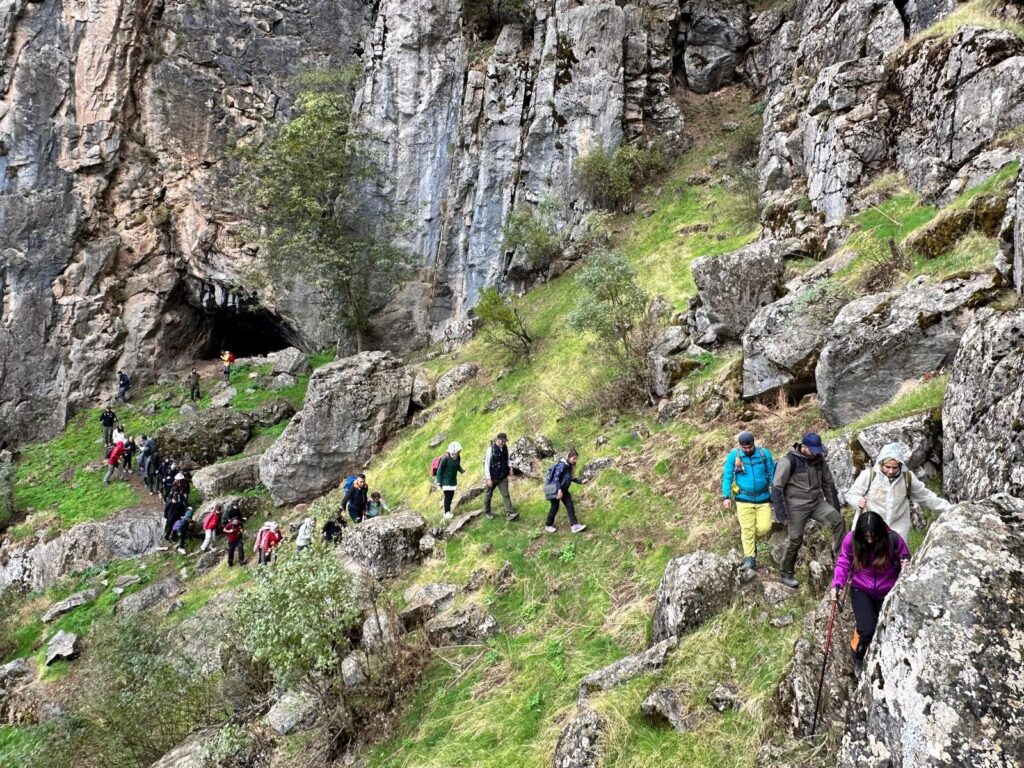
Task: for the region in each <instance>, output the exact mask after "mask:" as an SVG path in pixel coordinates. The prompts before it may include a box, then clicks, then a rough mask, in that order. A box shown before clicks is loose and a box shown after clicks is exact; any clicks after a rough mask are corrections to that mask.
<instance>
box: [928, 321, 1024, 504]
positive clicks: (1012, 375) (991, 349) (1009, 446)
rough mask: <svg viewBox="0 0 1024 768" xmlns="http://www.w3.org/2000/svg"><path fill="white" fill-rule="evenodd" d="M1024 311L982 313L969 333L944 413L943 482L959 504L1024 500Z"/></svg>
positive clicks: (966, 333)
mask: <svg viewBox="0 0 1024 768" xmlns="http://www.w3.org/2000/svg"><path fill="white" fill-rule="evenodd" d="M1022 372H1024V310H1021V309H1017V310H1013V311H1011V312H1003V313H998V312H995V311H993V310H982V311H981V312H979V313H978V316H977V318H975V321H974V322H973V323H972V324H971V326H970V327H969V328H968V329H967V331H966V332H965V333H964V338H963V343H962V344H961V345H960V351H959V352H958V353H957V356H956V359H955V360H954V362H953V370H952V373H951V374H950V377H949V385H948V387H947V389H946V398H945V402H944V404H943V408H942V425H943V431H944V441H943V442H944V444H945V452H944V455H943V473H942V480H943V486H944V488H945V492H946V495H947V496H948V497H949V498H950V499H953V500H954V501H956V500H960V499H972V498H982V497H984V496H987V495H989V494H992V493H998V492H1000V491H1004V492H1007V493H1010V494H1013V495H1014V496H1024V373H1022Z"/></svg>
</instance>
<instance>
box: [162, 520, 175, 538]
mask: <svg viewBox="0 0 1024 768" xmlns="http://www.w3.org/2000/svg"><path fill="white" fill-rule="evenodd" d="M173 527H174V523H172V522H171V521H170V520H165V521H164V541H170V540H171V528H173Z"/></svg>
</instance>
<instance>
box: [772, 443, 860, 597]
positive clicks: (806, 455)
mask: <svg viewBox="0 0 1024 768" xmlns="http://www.w3.org/2000/svg"><path fill="white" fill-rule="evenodd" d="M824 454H825V449H824V447H823V446H822V444H821V437H819V436H818V435H817V434H816V433H814V432H809V433H808V434H806V435H804V437H803V439H802V440H801V441H800V442H799V443H795V444H794V445H793V448H792V450H790V451H789V453H787V454H786V455H785V456H783V457H782V458H781V459H779V460H778V462H776V464H775V477H774V479H773V481H772V510H773V512H774V515H775V519H776V520H779V521H780V522H787V523H788V524H789V543H788V544H787V545H786V554H785V557H783V559H782V573H781V574H780V576H781V581H782V583H783V584H785V585H786V586H787V587H790V588H792V589H796V588H797V587H799V586H800V582H798V581H797V580H796V578H794V576H793V567H794V566H795V565H796V556H797V554H798V553H799V552H800V547H801V546H802V545H803V543H804V528H806V526H807V521H808V520H816V521H817V522H819V523H821V524H822V525H827V526H828V527H829V528H831V529H832V553H833V554H835V553H836V552H838V551H839V547H840V546H841V545H842V543H843V535H844V534H845V533H846V523H845V521H844V520H843V516H842V515H840V514H839V508H840V507H839V493H838V491H837V490H836V484H835V481H834V480H833V479H832V472H831V471H830V470H829V468H828V463H827V462H826V461H825V459H824Z"/></svg>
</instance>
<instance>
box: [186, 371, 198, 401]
mask: <svg viewBox="0 0 1024 768" xmlns="http://www.w3.org/2000/svg"><path fill="white" fill-rule="evenodd" d="M188 396H189V398H190V399H191V400H192V402H193V403H194V402H195V401H196V400H198V399H199V371H197V370H196V369H195V368H193V369H192V373H190V374H189V375H188Z"/></svg>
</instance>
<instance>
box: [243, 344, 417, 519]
mask: <svg viewBox="0 0 1024 768" xmlns="http://www.w3.org/2000/svg"><path fill="white" fill-rule="evenodd" d="M412 386H413V376H412V374H411V372H410V370H409V369H408V368H406V367H405V366H404V365H402V363H401V362H400V361H399V360H398V359H397V358H395V357H394V356H392V355H391V354H389V353H387V352H363V353H361V354H358V355H354V356H352V357H348V358H345V359H342V360H338V361H336V362H333V363H328V364H327V365H325V366H322V367H320V368H318V369H317V370H316V371H314V372H313V375H312V376H311V377H310V379H309V388H308V389H307V391H306V399H305V405H304V406H303V409H302V412H301V413H298V414H296V415H295V416H293V417H292V420H291V421H290V422H289V423H288V426H287V427H285V430H284V432H283V433H282V434H281V436H280V437H279V438H278V439H277V441H276V442H275V443H274V444H273V445H272V446H271V447H270V448H268V449H267V451H266V452H265V453H264V454H263V456H262V457H261V458H260V480H261V481H262V483H263V485H265V486H266V487H267V490H269V491H270V496H271V498H272V499H273V500H274V503H275V504H286V503H293V502H298V501H308V500H310V499H312V498H315V497H316V496H318V495H320V494H322V493H324V492H325V491H327V490H328V489H329V488H331V487H332V486H334V485H336V484H337V483H338V482H339V481H340V480H341V478H343V477H344V476H345V475H347V474H349V473H350V472H351V471H352V470H354V469H356V468H358V467H361V466H362V465H363V464H364V463H365V462H366V461H367V460H368V459H369V458H370V457H371V456H373V455H374V454H375V453H376V452H377V451H379V450H380V448H381V447H382V446H383V445H384V441H386V440H387V439H388V438H389V437H391V435H393V434H394V433H395V432H397V431H398V430H399V429H400V428H401V427H403V426H404V425H405V423H406V421H407V420H408V416H409V404H410V398H411V394H412Z"/></svg>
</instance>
